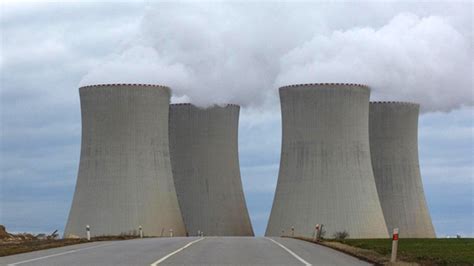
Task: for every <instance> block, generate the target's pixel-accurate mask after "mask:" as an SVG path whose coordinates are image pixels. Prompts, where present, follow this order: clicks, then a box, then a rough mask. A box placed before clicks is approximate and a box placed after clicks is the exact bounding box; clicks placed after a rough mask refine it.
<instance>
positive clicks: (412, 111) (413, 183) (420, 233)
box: [369, 102, 436, 238]
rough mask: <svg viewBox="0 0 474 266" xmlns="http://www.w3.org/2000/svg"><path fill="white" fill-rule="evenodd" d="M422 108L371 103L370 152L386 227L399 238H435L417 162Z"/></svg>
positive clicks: (403, 104)
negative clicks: (393, 231) (419, 115)
mask: <svg viewBox="0 0 474 266" xmlns="http://www.w3.org/2000/svg"><path fill="white" fill-rule="evenodd" d="M418 113H419V105H418V104H411V103H400V102H373V103H371V104H370V116H369V117H370V119H369V128H370V131H369V132H370V152H371V156H372V167H373V170H374V176H375V183H376V184H377V190H378V194H379V198H380V202H381V205H382V210H383V212H384V216H385V221H386V223H387V228H388V230H389V231H391V230H392V229H393V228H395V227H398V228H399V229H400V237H405V238H407V237H408V238H432V237H436V235H435V231H434V228H433V224H432V222H431V218H430V214H429V211H428V207H427V204H426V200H425V195H424V192H423V184H422V181H421V176H420V165H419V162H418Z"/></svg>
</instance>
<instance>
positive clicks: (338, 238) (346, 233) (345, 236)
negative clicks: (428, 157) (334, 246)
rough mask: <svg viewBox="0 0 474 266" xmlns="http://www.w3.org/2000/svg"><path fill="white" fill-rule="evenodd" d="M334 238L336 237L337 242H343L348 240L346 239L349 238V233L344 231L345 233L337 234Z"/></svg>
mask: <svg viewBox="0 0 474 266" xmlns="http://www.w3.org/2000/svg"><path fill="white" fill-rule="evenodd" d="M333 237H334V239H336V240H343V239H346V238H348V237H349V233H348V232H347V231H346V230H344V231H342V232H336V233H334V235H333Z"/></svg>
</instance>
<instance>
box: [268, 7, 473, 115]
mask: <svg viewBox="0 0 474 266" xmlns="http://www.w3.org/2000/svg"><path fill="white" fill-rule="evenodd" d="M281 65H282V74H281V75H280V76H279V77H278V79H277V84H278V85H285V84H292V83H311V82H344V83H346V82H348V83H351V82H355V83H363V84H368V85H369V86H371V87H372V97H373V99H376V100H401V101H413V102H417V103H421V105H422V108H423V110H425V111H434V110H443V111H446V110H451V109H455V108H459V107H461V106H463V105H473V103H474V99H473V93H472V75H471V73H472V68H471V67H472V48H470V46H469V41H468V40H467V39H466V38H464V37H463V36H462V35H461V34H460V33H459V32H458V31H456V30H455V29H454V28H453V27H452V26H451V25H449V24H448V23H447V21H446V20H444V19H442V18H440V17H436V16H430V17H423V18H420V17H418V16H416V15H413V14H401V15H398V16H396V17H394V18H393V19H392V20H391V21H390V22H389V23H388V24H386V25H385V26H383V27H381V28H378V29H374V28H370V27H365V28H357V29H352V30H347V31H335V32H333V33H331V34H330V35H318V36H315V37H314V38H313V39H312V40H311V41H309V42H307V43H304V44H303V45H301V46H299V47H297V48H295V49H293V50H292V51H291V52H289V53H288V54H287V55H285V56H284V57H283V58H282V60H281ZM470 66H471V67H470ZM453 88H456V90H453Z"/></svg>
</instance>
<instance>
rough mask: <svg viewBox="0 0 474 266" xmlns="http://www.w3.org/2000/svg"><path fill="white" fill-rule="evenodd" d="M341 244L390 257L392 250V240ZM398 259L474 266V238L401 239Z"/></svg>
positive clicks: (358, 241)
mask: <svg viewBox="0 0 474 266" xmlns="http://www.w3.org/2000/svg"><path fill="white" fill-rule="evenodd" d="M330 241H331V240H330ZM339 242H341V243H344V244H346V245H350V246H354V247H358V248H362V249H369V250H373V251H375V252H377V253H379V254H381V255H390V253H391V250H392V240H391V239H346V240H340V241H339ZM398 258H399V259H401V260H403V261H408V262H417V263H420V264H424V265H473V264H474V238H461V239H445V238H443V239H400V240H399V241H398Z"/></svg>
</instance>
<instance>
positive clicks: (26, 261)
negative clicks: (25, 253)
mask: <svg viewBox="0 0 474 266" xmlns="http://www.w3.org/2000/svg"><path fill="white" fill-rule="evenodd" d="M113 244H115V243H107V244H101V245H95V246H92V247H87V248H79V249H73V250H69V251H65V252H61V253H56V254H51V255H48V256H43V257H39V258H34V259H29V260H24V261H20V262H15V263H10V264H8V266H15V265H20V264H24V263H28V262H32V261H37V260H42V259H47V258H51V257H56V256H61V255H65V254H69V253H74V252H78V251H82V250H86V249H91V248H98V247H103V246H110V245H113Z"/></svg>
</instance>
